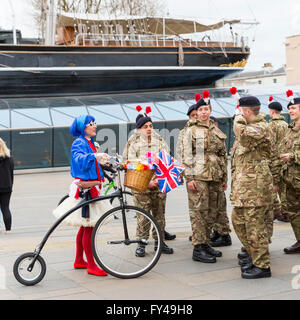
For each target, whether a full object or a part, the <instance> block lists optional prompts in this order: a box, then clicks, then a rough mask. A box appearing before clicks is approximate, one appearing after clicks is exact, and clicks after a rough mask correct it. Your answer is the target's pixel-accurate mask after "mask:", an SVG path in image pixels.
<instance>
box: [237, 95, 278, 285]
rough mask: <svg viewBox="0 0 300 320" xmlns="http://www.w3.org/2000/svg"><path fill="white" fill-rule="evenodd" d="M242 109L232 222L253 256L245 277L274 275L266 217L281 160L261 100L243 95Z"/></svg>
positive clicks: (243, 273) (239, 121) (238, 116)
mask: <svg viewBox="0 0 300 320" xmlns="http://www.w3.org/2000/svg"><path fill="white" fill-rule="evenodd" d="M239 110H240V112H241V114H238V115H237V116H236V117H235V120H234V133H235V135H236V140H237V145H236V150H235V156H234V174H233V181H232V192H231V203H232V206H233V211H232V224H233V227H234V230H235V232H236V234H237V236H238V238H239V240H240V241H241V243H242V244H243V246H244V247H245V249H246V251H247V253H248V255H249V257H250V258H251V259H250V258H249V259H250V261H251V265H246V266H245V267H243V268H242V277H243V278H246V279H255V278H263V277H270V276H271V269H270V255H269V250H268V246H269V241H268V233H267V228H266V224H265V219H266V214H267V212H268V210H269V206H270V205H271V204H272V193H273V188H274V183H275V184H277V183H278V180H279V167H278V161H277V162H276V159H277V158H276V153H275V150H274V148H275V146H274V142H273V139H272V136H271V132H270V127H269V125H268V123H267V122H266V121H265V120H264V118H265V115H264V114H262V113H259V110H260V102H259V100H258V99H257V98H256V97H252V96H251V97H243V98H240V99H239ZM270 157H272V158H270ZM276 164H277V166H276ZM248 263H249V261H248Z"/></svg>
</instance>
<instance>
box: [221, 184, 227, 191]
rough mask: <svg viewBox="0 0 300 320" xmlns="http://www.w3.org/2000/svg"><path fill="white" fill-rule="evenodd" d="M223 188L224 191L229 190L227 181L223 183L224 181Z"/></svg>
mask: <svg viewBox="0 0 300 320" xmlns="http://www.w3.org/2000/svg"><path fill="white" fill-rule="evenodd" d="M222 189H223V190H224V191H226V190H227V182H223V183H222Z"/></svg>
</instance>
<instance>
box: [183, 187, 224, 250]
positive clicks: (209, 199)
mask: <svg viewBox="0 0 300 320" xmlns="http://www.w3.org/2000/svg"><path fill="white" fill-rule="evenodd" d="M195 183H196V186H197V191H196V192H192V191H190V190H189V189H188V188H187V193H188V200H189V214H190V221H191V226H192V232H193V234H192V244H193V245H194V246H195V245H197V244H204V243H209V242H210V233H211V230H212V227H213V225H214V223H215V221H216V217H217V213H218V204H217V203H218V193H219V190H220V182H214V181H195Z"/></svg>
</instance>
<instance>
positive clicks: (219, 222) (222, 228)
mask: <svg viewBox="0 0 300 320" xmlns="http://www.w3.org/2000/svg"><path fill="white" fill-rule="evenodd" d="M217 204H218V212H217V217H216V221H215V222H214V224H213V230H214V231H216V232H218V233H219V234H220V235H222V236H225V235H226V234H229V233H230V232H231V230H230V226H229V220H228V216H227V201H226V194H225V191H224V190H223V188H222V186H221V185H220V190H219V192H218V200H217Z"/></svg>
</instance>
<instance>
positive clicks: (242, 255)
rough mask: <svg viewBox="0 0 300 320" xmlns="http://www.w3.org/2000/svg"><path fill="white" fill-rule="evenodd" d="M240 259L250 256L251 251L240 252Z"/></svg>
mask: <svg viewBox="0 0 300 320" xmlns="http://www.w3.org/2000/svg"><path fill="white" fill-rule="evenodd" d="M237 257H238V259H239V260H241V259H245V258H248V257H249V253H248V252H247V251H245V252H239V253H238V255H237Z"/></svg>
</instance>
